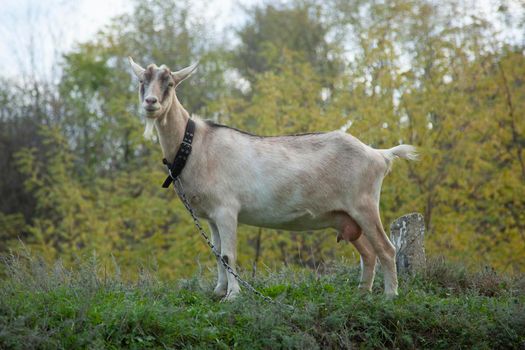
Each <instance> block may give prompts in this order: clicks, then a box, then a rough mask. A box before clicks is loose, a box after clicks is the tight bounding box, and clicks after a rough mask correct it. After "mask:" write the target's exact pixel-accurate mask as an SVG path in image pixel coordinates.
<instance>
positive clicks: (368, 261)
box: [351, 235, 377, 292]
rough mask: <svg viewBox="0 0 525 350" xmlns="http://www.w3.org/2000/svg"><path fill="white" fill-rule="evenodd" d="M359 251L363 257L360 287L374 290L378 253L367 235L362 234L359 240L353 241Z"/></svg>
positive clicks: (368, 290)
mask: <svg viewBox="0 0 525 350" xmlns="http://www.w3.org/2000/svg"><path fill="white" fill-rule="evenodd" d="M351 243H352V244H353V245H354V247H355V248H356V249H357V251H358V252H359V254H360V255H361V256H360V259H361V278H360V280H359V289H361V290H363V291H367V292H370V291H372V284H373V283H374V278H375V274H376V261H377V254H376V252H375V250H374V247H373V246H372V244H370V241H369V240H368V238H366V236H365V235H361V236H360V237H359V238H358V239H357V240H355V241H352V242H351Z"/></svg>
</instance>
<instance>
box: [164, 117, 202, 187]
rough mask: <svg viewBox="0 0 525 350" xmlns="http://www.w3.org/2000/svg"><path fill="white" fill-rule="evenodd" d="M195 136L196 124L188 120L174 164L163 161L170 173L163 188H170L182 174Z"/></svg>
mask: <svg viewBox="0 0 525 350" xmlns="http://www.w3.org/2000/svg"><path fill="white" fill-rule="evenodd" d="M193 134H195V122H194V121H193V120H191V119H188V123H187V124H186V130H184V138H183V139H182V143H181V144H180V147H179V150H178V151H177V154H176V155H175V159H174V160H173V163H171V164H170V163H169V162H168V161H167V160H166V158H164V159H163V160H162V163H164V165H166V167H167V168H168V172H169V176H168V177H167V178H166V180H164V183H163V184H162V187H164V188H168V187H170V185H171V183H172V182H173V180H175V179H176V178H177V177H178V176H179V175H180V173H181V172H182V169H184V166H185V165H186V161H187V160H188V157H189V156H190V153H191V143H192V141H193Z"/></svg>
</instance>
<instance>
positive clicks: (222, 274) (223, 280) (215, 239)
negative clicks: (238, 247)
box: [210, 221, 228, 297]
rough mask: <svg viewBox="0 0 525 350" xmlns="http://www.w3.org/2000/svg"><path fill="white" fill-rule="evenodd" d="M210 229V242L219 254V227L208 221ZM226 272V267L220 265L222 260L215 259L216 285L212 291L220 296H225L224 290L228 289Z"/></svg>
mask: <svg viewBox="0 0 525 350" xmlns="http://www.w3.org/2000/svg"><path fill="white" fill-rule="evenodd" d="M210 229H211V234H212V236H211V242H212V243H213V245H214V246H215V249H216V250H217V252H218V253H219V254H221V238H220V235H219V229H218V228H217V224H215V222H212V221H210ZM226 273H227V272H226V269H225V268H224V266H223V265H222V262H221V261H220V260H219V259H217V286H215V289H214V290H213V293H215V295H218V296H220V297H223V296H225V295H226V291H227V289H228V279H227V277H226Z"/></svg>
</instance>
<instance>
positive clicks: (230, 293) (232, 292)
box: [222, 289, 240, 301]
mask: <svg viewBox="0 0 525 350" xmlns="http://www.w3.org/2000/svg"><path fill="white" fill-rule="evenodd" d="M239 294H240V290H239V289H232V290H229V291H228V293H227V294H226V296H225V297H224V298H222V301H232V300H235V299H236V298H237V297H238V296H239Z"/></svg>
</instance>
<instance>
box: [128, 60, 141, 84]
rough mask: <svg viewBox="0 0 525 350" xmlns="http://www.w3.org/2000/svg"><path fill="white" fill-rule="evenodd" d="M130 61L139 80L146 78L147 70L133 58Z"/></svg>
mask: <svg viewBox="0 0 525 350" xmlns="http://www.w3.org/2000/svg"><path fill="white" fill-rule="evenodd" d="M128 59H129V63H130V64H131V68H133V72H135V75H136V76H137V77H138V78H139V79H142V78H144V71H145V69H144V68H142V67H141V66H139V65H138V64H136V63H135V61H133V58H131V56H129V57H128Z"/></svg>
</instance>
